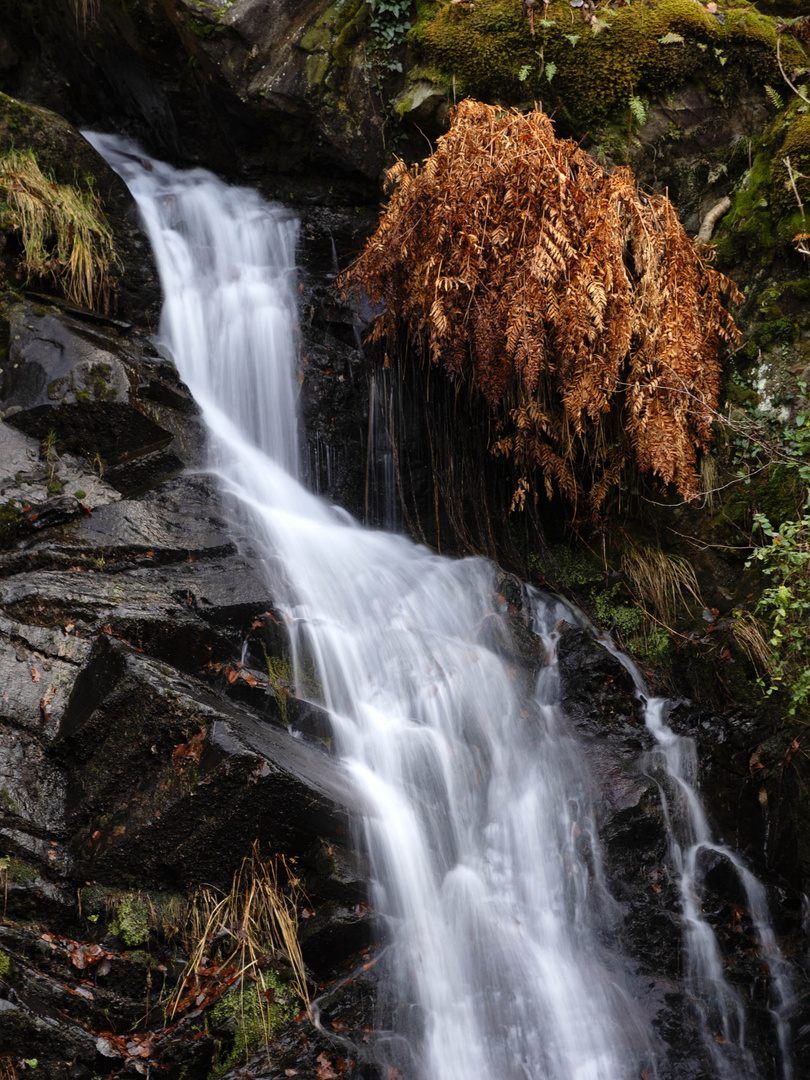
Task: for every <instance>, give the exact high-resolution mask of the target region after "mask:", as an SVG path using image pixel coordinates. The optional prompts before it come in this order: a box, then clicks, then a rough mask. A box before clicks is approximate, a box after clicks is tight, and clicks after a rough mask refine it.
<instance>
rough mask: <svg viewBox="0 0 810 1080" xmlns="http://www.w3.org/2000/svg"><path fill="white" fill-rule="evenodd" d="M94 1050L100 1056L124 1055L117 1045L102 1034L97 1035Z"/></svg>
mask: <svg viewBox="0 0 810 1080" xmlns="http://www.w3.org/2000/svg"><path fill="white" fill-rule="evenodd" d="M96 1050H98V1052H99V1053H100V1054H101V1056H102V1057H123V1056H124V1055H123V1054H122V1053H121V1051H120V1050H119V1049H118V1047H117V1046H116V1045H115V1044H114V1043H113V1042H112V1040H111V1039H105V1038H104V1036H103V1035H99V1037H98V1038H97V1039H96Z"/></svg>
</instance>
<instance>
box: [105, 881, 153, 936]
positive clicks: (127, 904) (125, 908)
mask: <svg viewBox="0 0 810 1080" xmlns="http://www.w3.org/2000/svg"><path fill="white" fill-rule="evenodd" d="M110 930H111V931H112V933H113V934H115V936H116V937H119V938H121V940H122V941H123V943H124V944H125V945H127V946H129V947H132V948H134V947H135V946H136V945H143V944H144V942H145V941H147V939H148V938H149V907H148V905H147V903H146V901H145V900H144V898H143V897H142V896H138V895H137V894H135V893H132V894H129V895H127V896H125V897H123V898H122V899H121V900H120V901H119V903H118V907H117V908H116V909H115V918H114V919H113V921H112V923H111V925H110Z"/></svg>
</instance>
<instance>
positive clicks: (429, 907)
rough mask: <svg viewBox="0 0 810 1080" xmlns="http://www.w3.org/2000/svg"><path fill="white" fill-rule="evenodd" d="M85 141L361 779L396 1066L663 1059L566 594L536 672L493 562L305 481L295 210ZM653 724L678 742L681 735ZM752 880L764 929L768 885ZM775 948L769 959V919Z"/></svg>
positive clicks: (113, 143) (717, 973) (479, 1068)
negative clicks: (584, 738)
mask: <svg viewBox="0 0 810 1080" xmlns="http://www.w3.org/2000/svg"><path fill="white" fill-rule="evenodd" d="M92 141H93V142H94V144H95V145H96V146H97V148H99V149H100V151H101V152H102V153H103V154H104V156H105V157H106V158H107V159H108V160H109V161H110V162H111V164H112V165H113V167H114V168H115V169H116V170H117V171H118V172H119V173H120V174H121V176H122V177H123V178H124V180H125V181H126V183H127V184H128V186H129V188H130V190H131V191H132V193H133V195H134V197H135V198H136V200H137V202H138V205H139V207H140V211H141V214H142V217H143V220H144V223H145V226H146V229H147V231H148V233H149V236H150V239H151V242H152V245H153V248H154V253H155V257H156V260H157V263H158V267H159V270H160V275H161V281H162V284H163V291H164V296H165V307H164V311H163V317H162V322H161V328H160V339H161V343H162V345H163V347H164V348H165V349H166V350H167V351H168V352H169V353H170V355H171V356H172V358H173V359H174V361H175V363H176V364H177V367H178V369H179V371H180V374H181V377H182V378H183V380H184V381H185V382H186V383H187V384H188V386H189V387H190V389H191V391H192V393H193V394H194V397H195V398H196V400H197V402H198V403H199V405H200V406H201V408H202V410H203V413H204V415H205V419H206V421H207V423H208V425H209V428H210V433H211V442H212V451H213V461H214V467H215V470H216V472H217V473H218V475H219V478H220V481H221V484H222V486H223V488H224V489H225V490H227V491H228V492H231V493H232V494H233V495H234V496H236V497H237V498H238V499H239V501H240V502H241V503H242V504H243V506H244V507H245V508H246V511H247V513H248V514H249V515H250V517H251V519H252V528H253V531H254V534H255V542H256V544H257V546H258V547H259V548H260V549H261V550H262V551H265V552H266V553H267V566H268V574H269V575H270V576H271V579H272V583H273V587H274V589H275V591H276V594H277V595H278V597H279V600H280V604H281V606H282V607H283V608H284V609H285V613H286V615H287V618H288V622H289V625H290V631H291V641H292V649H293V659H294V660H298V659H300V658H302V657H306V658H307V660H310V659H311V660H313V661H314V663H315V664H316V666H317V673H318V679H319V680H320V683H321V684H322V686H323V696H324V704H325V706H326V708H327V709H328V710H329V712H330V714H331V717H332V720H333V725H334V729H335V737H336V741H337V744H338V748H339V752H340V759H341V762H342V766H340V767H342V768H343V769H345V770H346V772H347V773H348V774H349V775H350V776H351V778H352V780H353V782H354V783H355V784H356V785H357V787H358V788H359V789H360V790H362V792H363V793H364V797H365V799H366V801H367V805H368V813H367V816H366V817H365V820H364V821H363V822H362V823H361V825H360V826H359V827H360V828H362V829H363V831H364V844H365V847H366V848H367V851H368V854H369V859H370V865H371V868H372V875H373V882H372V888H373V900H374V904H375V907H376V909H377V910H378V911H379V912H380V913H381V914H382V916H383V917H384V918H385V920H386V925H387V928H388V935H389V938H390V940H391V942H392V945H391V948H390V951H389V955H390V956H391V957H392V965H391V966H392V969H393V972H394V976H393V978H394V985H393V986H391V987H390V988H389V994H390V998H391V1001H392V1002H394V1003H410V1004H409V1005H408V1007H404V1006H399V1007H397V1008H395V1009H394V1012H395V1023H394V1024H393V1025H392V1031H391V1034H390V1038H389V1039H388V1040H387V1046H386V1047H385V1053H386V1062H387V1064H390V1065H391V1066H392V1067H395V1068H399V1069H402V1070H403V1072H404V1074H405V1076H406V1077H407V1078H415V1077H418V1078H421V1080H631V1078H636V1077H638V1076H640V1075H647V1076H654V1075H655V1068H656V1067H655V1058H656V1053H657V1051H656V1050H655V1049H654V1048H653V1047H652V1040H651V1037H650V1036H649V1034H648V1033H646V1032H645V1031H644V1029H643V1025H642V1023H641V1021H640V1020H639V1018H638V1015H637V1012H636V1007H635V1003H634V1002H633V1001H632V999H631V996H630V995H629V993H628V992H627V990H626V989H625V988H624V983H623V977H622V974H621V962H620V960H619V959H618V958H617V957H614V956H611V955H610V953H609V952H608V951H607V950H606V949H605V947H604V946H603V945H602V944H601V941H602V939H603V938H604V937H605V936H606V934H605V932H606V931H607V930H608V929H609V921H610V916H609V912H610V910H611V905H610V903H609V902H607V898H606V896H605V895H604V894H603V892H602V886H601V882H600V858H599V850H600V849H599V842H598V838H597V836H596V829H595V827H594V823H593V814H592V810H591V804H590V803H591V797H590V790H591V780H590V777H589V776H588V774H587V770H586V768H585V766H584V764H583V755H582V753H581V751H580V750H579V748H578V744H577V742H576V740H575V739H574V737H573V736H572V735H571V734H570V733H569V731H568V729H567V727H566V723H565V719H564V717H563V716H562V715H561V713H560V710H559V708H558V706H557V705H556V700H557V694H556V666H555V660H556V657H555V651H554V641H555V635H556V629H555V627H556V625H557V623H558V621H559V620H560V619H561V618H562V617H567V618H568V619H569V621H570V620H571V619H572V617H575V616H572V614H571V612H570V610H569V609H566V608H563V607H562V606H561V605H558V604H556V602H554V601H552V600H548V599H546V600H543V599H542V598H540V597H539V596H536V595H535V596H534V597H533V599H532V604H533V607H534V628H535V630H536V632H537V633H538V634H539V635H540V636H541V637H542V639H543V642H544V644H545V648H546V654H547V657H548V664H547V666H546V667H545V668H544V669H543V671H542V672H541V676H540V679H539V681H538V684H537V686H536V688H535V690H534V692H533V693H532V692H531V690H530V691H529V692H528V694H527V693H526V692H525V688H524V689H521V685H520V680H519V679H517V678H516V677H515V672H514V670H513V669H512V668H511V667H510V666H509V661H508V659H506V658H505V657H504V655H503V652H502V648H501V646H503V645H505V644H506V643H507V641H508V633H507V630H506V627H505V623H504V620H503V617H502V613H501V612H502V601H501V600H500V599H499V598H498V595H497V594H498V588H497V583H496V573H495V570H494V568H493V567H492V566H491V565H490V564H488V563H486V562H484V561H482V560H473V559H467V560H462V561H459V560H450V559H444V558H440V557H438V556H435V555H433V554H431V553H430V552H429V551H428V550H427V549H425V548H423V547H418V546H416V545H414V544H413V543H411V542H410V541H408V540H406V539H404V538H402V537H397V536H394V535H390V534H387V533H383V532H372V531H368V530H365V529H362V528H360V527H358V526H357V525H356V524H355V523H354V522H353V521H352V520H351V519H349V518H348V516H347V515H346V514H345V513H344V512H342V511H339V510H336V509H335V508H334V507H331V506H329V505H327V504H326V503H325V502H323V501H322V500H320V499H319V498H318V497H317V496H316V495H313V494H312V493H311V492H309V491H307V490H306V489H305V488H304V487H302V486H301V485H300V484H299V482H298V480H297V473H298V455H299V450H298V442H297V430H296V384H295V370H294V369H295V357H296V341H295V337H294V330H293V327H294V324H295V321H296V312H295V268H294V263H295V240H296V223H295V221H294V220H293V219H292V218H291V217H290V215H289V214H288V213H287V212H285V211H283V210H281V209H279V208H277V207H272V206H268V205H267V204H265V203H264V202H262V200H261V199H260V198H259V197H258V195H256V194H255V193H253V192H251V191H247V190H242V189H237V188H231V187H226V186H225V185H224V184H222V183H221V182H220V181H218V180H217V179H216V178H214V177H212V176H211V175H210V174H208V173H205V172H202V171H199V170H197V171H193V172H187V173H178V172H176V171H174V170H173V169H171V168H170V167H168V166H166V165H163V164H161V163H159V162H156V161H149V162H146V160H145V158H144V155H143V154H142V153H141V152H140V151H139V150H138V149H137V148H136V147H134V146H133V145H131V144H125V143H124V142H123V141H122V140H120V139H118V138H115V137H111V136H92ZM659 715H660V714H659ZM654 730H655V731H656V737H657V738H658V739H659V742H660V744H661V746H662V748H663V751H662V752H663V753H665V754H667V755H669V754H676V753H677V751H676V750H671V747H674V746H677V745H678V744H679V743H680V740H677V739H676V737H675V736H674V735H673V734H672V733H671V732H669V733H668V734H666V735H665V734H661V733H660V732H659V731H658V730H656V729H655V728H654ZM660 731H661V732H664V731H667V732H668V729H665V728H663V726H661V729H660ZM668 764H669V763H668ZM336 767H337V766H336ZM672 768H673V771H672V773H671V775H672V776H673V777H677V781H676V782H677V784H678V785H680V787H681V789H682V790H683V792H684V795H683V798H684V799H685V800H686V802H687V803H689V804H690V808H689V809H688V814H691V815H692V816H691V817H689V821H690V822H691V824H690V825H689V827H688V828H689V829H690V830H691V833H690V835H691V836H692V838H693V839H692V841H690V842H689V844H687V843H686V842H684V843H683V844H681V845H680V846H679V845H678V844H677V843H676V842H675V841H673V850H675V851H676V856H677V857H678V858H680V860H681V863H682V865H681V866H680V867H679V871H680V872H681V873H682V875H683V878H682V880H683V882H684V884H683V888H682V892H683V904H684V914H685V921H686V923H687V924H688V935H687V936H688V944H689V949H690V952H694V958H693V961H692V966H693V968H694V979H693V981H694V984H695V992H696V993H700V994H707V995H708V997H707V1000H708V1001H709V1002H710V1004H709V1005H707V1006H706V1010H707V1013H708V1012H710V1011H712V1010H713V1009H714V1010H716V1009H718V1008H719V1009H720V1010H721V1012H722V1013H723V1017H724V1021H723V1022H724V1023H726V1021H727V1023H726V1028H727V1034H728V1039H729V1040H730V1041H731V1042H732V1043H733V1044H734V1045H735V1046H738V1047H739V1048H740V1049H739V1053H735V1054H734V1055H733V1058H728V1057H727V1056H726V1055H724V1052H723V1051H722V1050H721V1051H718V1052H717V1053H716V1054H714V1052H713V1056H714V1057H715V1058H716V1059H717V1060H716V1065H715V1069H716V1075H717V1076H718V1077H721V1078H724V1080H725V1078H730V1077H732V1076H733V1075H739V1076H746V1077H748V1076H754V1075H756V1074H755V1072H753V1071H751V1070H753V1065H752V1064H751V1065H750V1069H749V1064H750V1063H749V1055H747V1051H745V1050H744V1049H743V1048H742V1047H743V1046H744V1039H745V1034H744V1031H742V1030H740V1029H741V1028H742V1026H743V1025H742V1024H741V1023H738V1020H737V1013H738V1011H739V1009H740V1008H741V1005H740V1003H739V1000H738V998H737V996H736V995H735V994H734V993H733V991H731V990H730V988H728V987H727V986H726V983H725V981H724V980H723V976H722V971H721V970H719V961H718V963H716V964H715V963H714V961H715V959H716V957H717V946H716V943H715V942H714V939H713V937H712V935H711V931H710V930H709V929H708V928H707V927H706V924H705V922H704V921H703V920H702V917H701V915H700V912H699V910H698V909H699V903H698V902H697V900H696V899H695V900H694V901H693V899H692V893H691V891H690V890H691V887H690V885H689V884H688V880H689V878H688V876H689V874H690V872H691V871H690V868H689V865H688V864H689V859H690V858H691V856H690V855H689V854H688V852H689V851H691V850H692V847H693V846H694V844H695V843H698V842H699V843H701V844H704V845H705V844H708V843H710V840H709V835H708V829H707V828H705V819H704V818H703V817H702V810H700V808H699V805H698V804H697V798H696V796H695V795H694V790H693V788H692V787H691V784H690V782H689V781H688V779H687V778H683V777H681V775H680V773H678V771H677V768H678V766H677V763H674V764H673V766H672ZM681 771H683V770H681ZM690 793H691V794H690ZM692 804H695V805H694V806H693V805H692ZM681 816H683V815H681ZM687 816H688V815H687ZM695 822H699V823H700V825H699V826H698V825H696V824H695ZM704 834H705V835H704ZM578 838H580V839H578ZM583 838H587V840H588V843H587V844H583V842H582V839H583ZM586 849H590V856H589V857H588V858H587V860H586V859H585V858H584V857H583V855H582V854H581V852H582V851H583V850H586ZM741 872H742V873H745V874H747V871H744V868H741ZM748 878H751V876H750V875H748ZM746 880H747V879H746ZM753 881H754V879H753V878H751V882H753ZM746 887H747V888H748V886H746ZM750 887H751V889H754V886H753V885H751V886H750ZM756 887H757V888H759V889H760V890H761V886H758V885H757V886H756ZM749 895H750V896H752V897H753V898H754V899H753V900H752V904H756V905H758V910H761V912H762V918H761V919H760V925H761V928H763V942H764V941H765V933H766V932H767V933H769V934H770V933H771V932H770V930H769V928H768V924H767V914H766V912H765V910H764V901H763V902H760V900H761V898H760V897H759V894H756V897H754V893H753V892H750V893H749ZM698 927H699V928H700V930H699V931H698V929H695V928H698ZM704 931H705V933H704ZM707 935H708V937H707ZM704 938H705V939H706V940H704ZM709 939H710V940H709ZM763 949H764V952H765V953H766V954H767V958H768V959H769V960H771V961H773V967H774V971H775V969H776V966H777V963H776V959H774V958H775V957H776V956H777V953H776V946H775V944H774V943H773V938H772V934H771V936H770V938H769V939H768V942H767V943H765V944H764V945H763ZM704 954H706V955H707V956H708V957H709V960H705V958H704ZM713 958H714V959H713ZM707 963H708V964H709V966H710V967H711V964H714V967H712V968H711V970H706V971H705V972H704V968H705V966H706V964H707ZM700 981H702V982H703V983H707V984H712V985H711V986H710V988H709V989H708V990H706V988H705V986H701V987H698V985H697V984H698V982H700ZM776 1004H777V1005H779V1004H780V1003H779V1002H777V1003H776ZM726 1014H728V1016H726ZM384 1041H385V1040H380V1042H379V1043H378V1045H379V1046H380V1048H381V1049H382V1045H381V1044H382V1042H384ZM709 1041H710V1042H713V1041H714V1040H709ZM732 1060H733V1062H734V1063H735V1064H734V1065H728V1066H727V1061H732ZM740 1061H742V1062H743V1063H744V1065H745V1069H744V1070H743V1071H740V1072H739V1073H736V1074H735V1073H732V1072H730V1071H729V1069H731V1068H736V1067H737V1065H736V1063H738V1062H740ZM787 1068H788V1067H787V1066H786V1069H787ZM642 1070H646V1071H645V1072H644V1073H642ZM784 1075H785V1076H786V1077H787V1076H788V1075H789V1074H788V1072H787V1071H786V1072H785V1073H784Z"/></svg>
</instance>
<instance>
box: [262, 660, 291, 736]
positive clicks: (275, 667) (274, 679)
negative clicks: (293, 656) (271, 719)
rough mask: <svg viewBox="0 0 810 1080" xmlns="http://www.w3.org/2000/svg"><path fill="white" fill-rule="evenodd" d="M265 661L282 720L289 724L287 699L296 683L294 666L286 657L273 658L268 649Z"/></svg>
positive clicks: (269, 681)
mask: <svg viewBox="0 0 810 1080" xmlns="http://www.w3.org/2000/svg"><path fill="white" fill-rule="evenodd" d="M262 648H264V646H262ZM264 659H265V663H266V664H267V681H268V683H269V685H270V689H271V690H272V692H273V697H274V698H275V699H276V703H277V704H278V707H279V710H280V712H281V719H282V720H283V721H284V723H285V724H287V723H289V721H288V719H287V698H288V697H289V694H290V687H291V686H292V685H293V682H294V675H293V670H292V666H291V664H290V661H289V660H288V659H287V658H286V656H271V655H270V654H269V653H268V651H267V649H264Z"/></svg>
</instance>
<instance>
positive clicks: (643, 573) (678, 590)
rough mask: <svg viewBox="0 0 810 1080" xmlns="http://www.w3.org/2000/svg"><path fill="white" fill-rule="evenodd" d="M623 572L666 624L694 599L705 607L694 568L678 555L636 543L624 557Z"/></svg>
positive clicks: (643, 600)
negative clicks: (639, 545)
mask: <svg viewBox="0 0 810 1080" xmlns="http://www.w3.org/2000/svg"><path fill="white" fill-rule="evenodd" d="M622 571H623V573H624V575H625V577H626V578H627V582H628V584H629V585H630V588H631V590H632V591H633V592H634V593H635V594H636V596H637V597H638V598H639V599H640V600H641V601H642V602H643V604H644V606H645V607H646V606H647V605H649V604H652V605H653V606H654V607H655V610H656V611H657V612H658V614H659V616H660V618H661V620H662V621H663V622H664V623H668V624H671V623H672V622H673V621H674V619H675V615H676V613H677V611H678V609H679V608H686V609H687V610H688V609H689V608H690V606H691V601H694V602H695V603H697V604H698V605H699V606H700V607H703V606H704V605H703V600H702V598H701V595H700V587H699V585H698V582H697V578H696V577H695V571H694V570H693V569H692V566H691V564H690V563H689V562H687V560H686V559H684V558H682V557H681V556H679V555H667V554H666V553H665V552H663V551H660V550H656V549H653V548H643V547H638V546H634V547H631V548H630V549H629V550H627V551H626V552H625V553H624V555H623V556H622Z"/></svg>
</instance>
